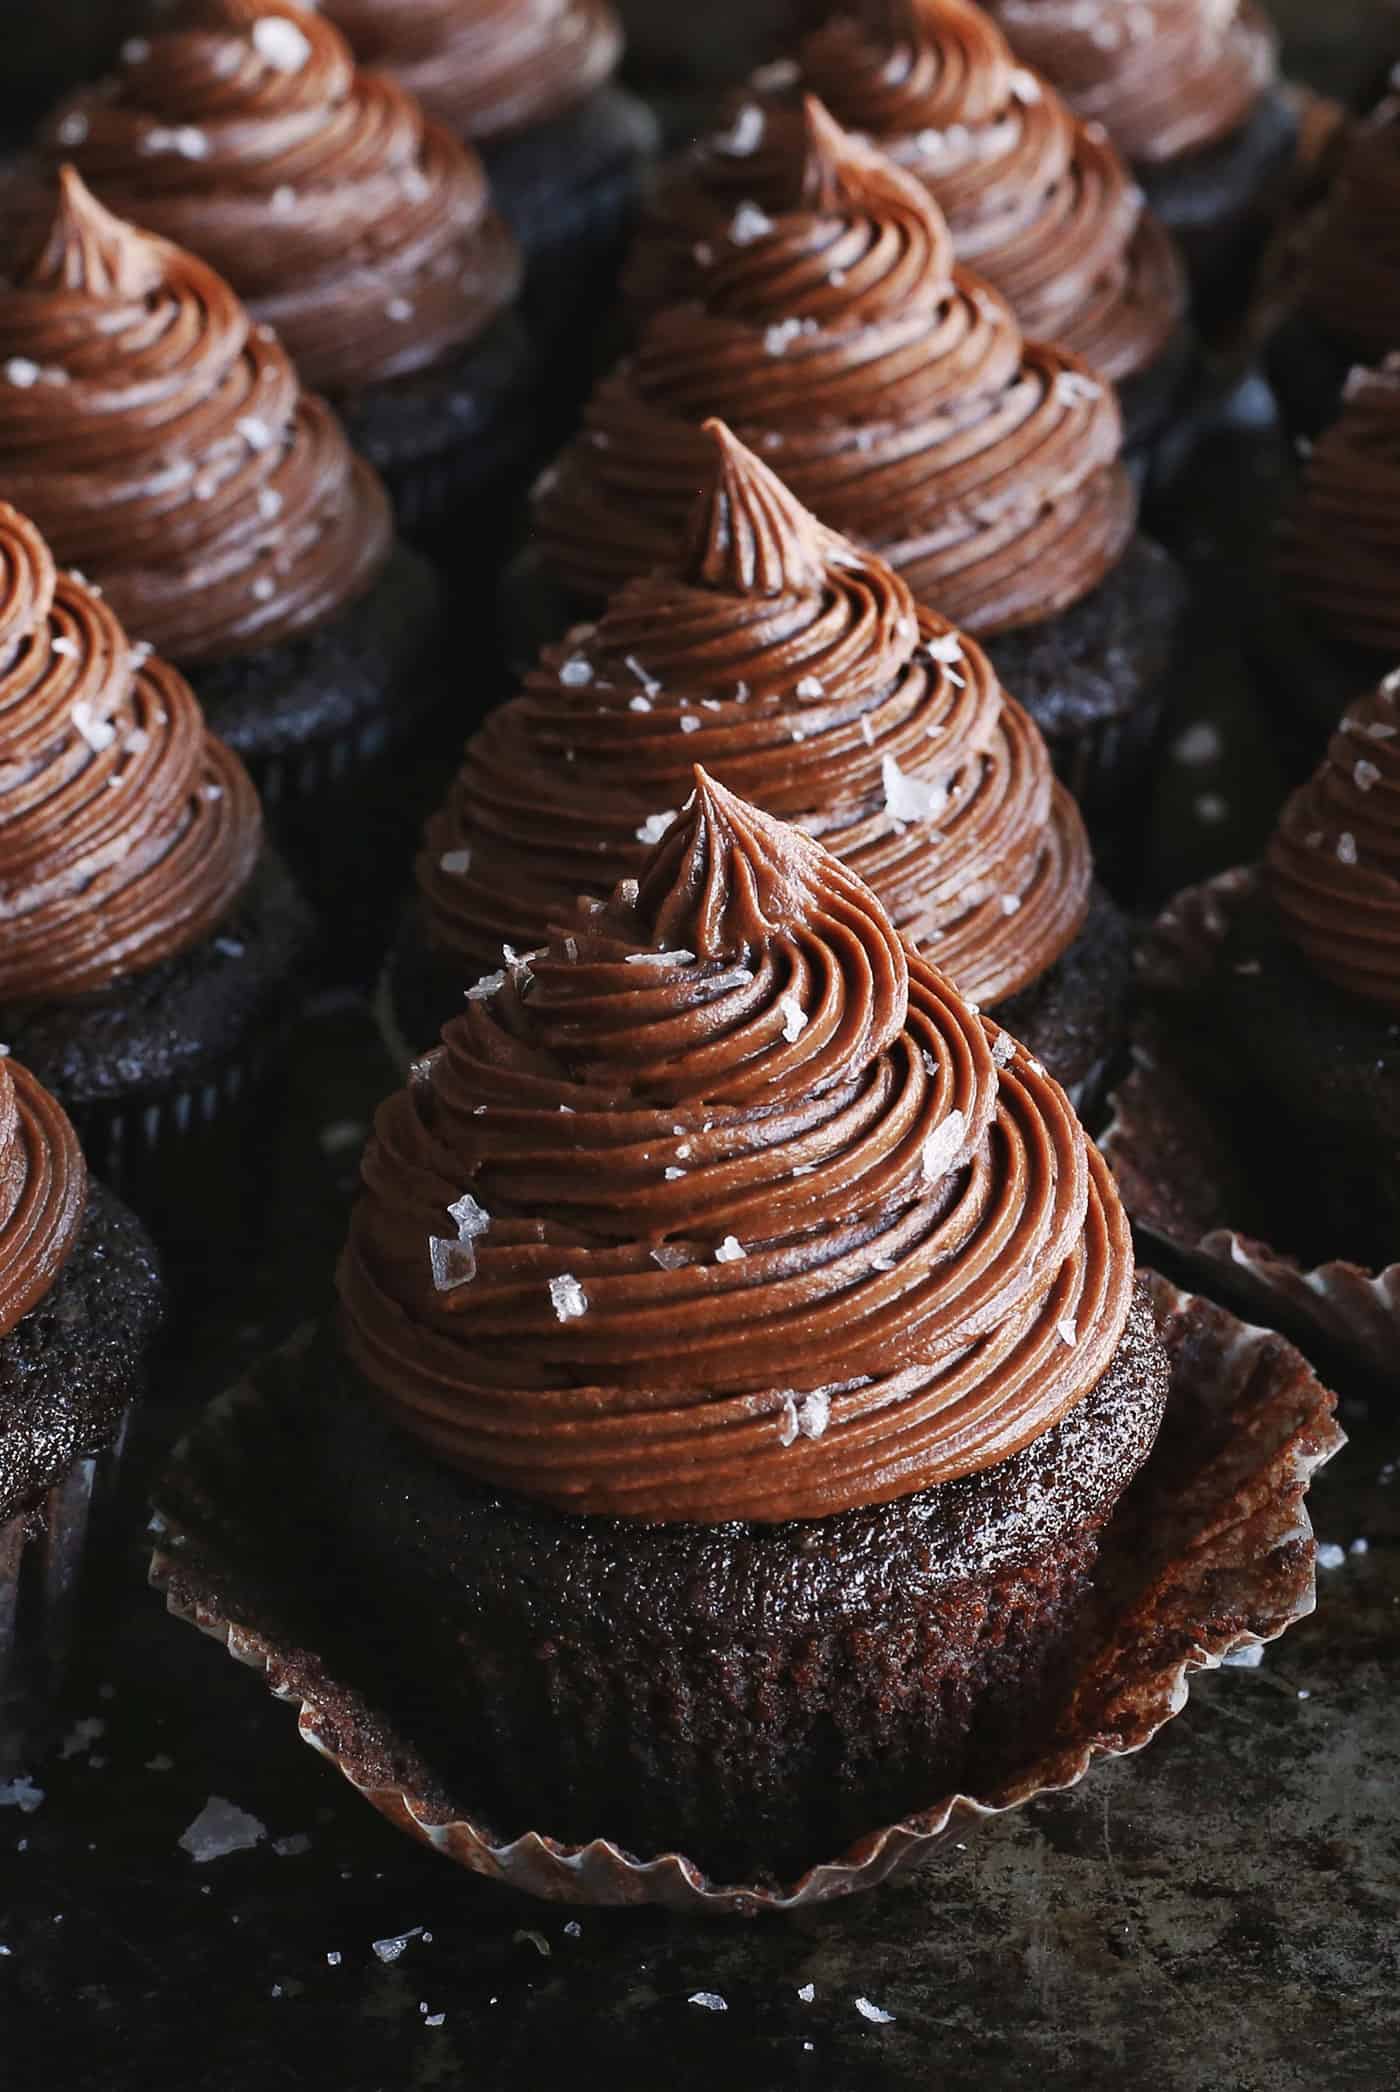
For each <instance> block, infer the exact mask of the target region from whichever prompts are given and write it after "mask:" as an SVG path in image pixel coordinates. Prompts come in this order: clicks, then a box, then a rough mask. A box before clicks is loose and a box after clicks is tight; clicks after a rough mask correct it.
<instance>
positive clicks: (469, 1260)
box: [428, 1235, 476, 1293]
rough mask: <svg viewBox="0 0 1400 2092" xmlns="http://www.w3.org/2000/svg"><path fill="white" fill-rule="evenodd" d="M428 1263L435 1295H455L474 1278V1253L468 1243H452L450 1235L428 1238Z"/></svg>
mask: <svg viewBox="0 0 1400 2092" xmlns="http://www.w3.org/2000/svg"><path fill="white" fill-rule="evenodd" d="M428 1262H429V1266H430V1268H431V1270H432V1274H433V1290H434V1292H436V1293H455V1292H456V1290H457V1288H458V1286H466V1285H470V1283H471V1281H472V1280H473V1279H474V1278H475V1277H476V1251H475V1250H474V1249H473V1247H472V1245H471V1242H470V1241H454V1240H453V1239H452V1237H451V1236H450V1235H430V1236H429V1237H428Z"/></svg>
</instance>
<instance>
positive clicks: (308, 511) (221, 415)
mask: <svg viewBox="0 0 1400 2092" xmlns="http://www.w3.org/2000/svg"><path fill="white" fill-rule="evenodd" d="M0 484H2V485H3V487H4V490H5V493H6V495H7V497H8V498H9V499H10V500H12V501H13V502H14V504H15V506H16V507H17V508H19V509H22V510H23V511H24V513H25V514H27V515H30V516H32V517H33V518H34V519H35V521H36V522H37V523H38V525H39V527H40V528H41V529H42V531H43V532H44V535H45V536H46V537H47V539H48V541H49V543H50V545H51V546H52V548H53V551H54V554H55V556H56V558H57V559H58V560H59V561H60V562H61V563H63V564H64V565H73V566H77V567H80V568H82V569H84V570H85V571H86V572H89V573H90V574H91V575H92V576H93V578H94V579H95V580H97V581H99V582H100V583H101V584H102V587H103V589H104V590H105V592H106V594H107V596H108V597H109V598H110V600H111V603H112V606H113V608H114V610H115V611H116V612H117V615H118V616H119V617H120V618H121V619H122V620H123V622H124V623H125V625H126V626H127V629H128V631H130V632H131V634H132V636H133V637H134V638H137V639H141V640H146V641H149V642H150V643H151V644H152V645H154V646H155V647H157V648H158V649H159V651H160V652H161V653H163V654H166V655H168V656H170V657H171V658H172V659H173V660H176V661H178V662H180V663H182V664H183V663H186V662H199V661H206V660H211V659H216V658H219V657H222V656H229V655H236V654H241V653H246V652H249V651H251V650H253V649H255V648H261V647H265V646H269V645H271V644H273V643H275V642H277V641H279V640H284V639H290V638H293V637H295V636H296V635H297V634H299V633H302V632H306V631H309V630H310V629H311V628H312V627H314V626H316V625H319V624H321V623H323V622H324V621H325V620H327V619H329V618H331V617H333V616H334V615H335V614H336V612H337V611H339V610H340V609H342V608H343V607H344V605H345V604H346V603H348V602H349V601H350V600H351V599H352V598H353V597H354V596H356V595H358V594H359V593H361V592H362V591H363V590H364V589H365V588H367V587H368V586H369V585H370V583H371V582H372V581H373V580H374V579H375V578H376V576H377V575H378V573H379V571H380V569H381V567H382V565H383V563H384V560H385V559H386V558H387V556H388V551H389V542H390V523H389V509H388V503H387V500H386V498H385V495H384V490H383V488H382V487H381V485H380V483H379V481H378V480H377V478H376V477H375V475H374V473H373V472H372V471H371V469H370V467H369V466H368V465H366V464H365V463H364V462H363V461H362V460H361V459H359V458H356V457H355V456H354V455H353V453H352V452H351V450H350V448H349V445H348V444H347V442H346V440H345V436H344V433H343V431H342V429H341V427H340V424H339V422H338V421H337V420H336V419H335V416H334V415H333V414H332V412H331V410H330V408H329V407H328V406H327V405H326V404H325V402H324V401H323V400H321V399H319V398H318V397H317V396H316V395H315V394H313V393H303V392H302V390H301V388H300V386H299V384H298V381H297V377H296V373H295V371H294V370H293V368H292V364H291V360H290V358H289V357H288V355H287V352H286V350H285V349H284V348H283V347H282V345H281V343H280V342H279V341H278V340H277V338H276V336H275V335H274V334H273V332H272V330H271V329H270V328H268V327H264V326H261V325H258V326H255V325H254V324H253V322H252V321H251V320H250V318H249V316H248V314H247V312H246V311H245V310H244V308H243V306H242V305H241V304H240V303H239V301H238V299H237V298H236V297H235V295H234V293H233V292H232V291H231V290H230V289H229V287H228V285H227V284H226V283H225V282H224V281H223V279H222V278H221V277H220V276H218V275H216V274H215V272H214V271H213V270H212V269H210V268H209V267H207V265H206V264H205V263H204V262H202V261H198V260H196V259H195V257H194V256H193V255H192V254H188V253H186V252H185V251H184V250H183V249H182V248H179V247H173V246H171V245H169V244H168V242H166V241H164V240H160V239H156V238H153V237H151V236H150V235H148V234H146V233H143V232H139V231H137V230H136V229H135V228H134V227H132V226H130V225H127V224H126V223H124V222H123V221H122V220H120V219H117V218H114V217H113V216H112V215H111V214H110V213H109V212H108V211H106V210H104V209H103V207H102V206H101V205H100V204H99V203H98V202H97V201H96V200H95V198H94V197H93V196H92V195H91V194H90V192H89V191H88V190H87V188H86V187H85V186H84V184H83V182H82V181H81V179H80V177H79V176H78V175H77V174H76V172H74V171H73V170H72V169H71V168H66V169H64V170H63V172H62V173H61V175H60V177H59V188H58V195H57V199H56V201H55V202H54V204H53V206H52V214H51V218H50V221H49V223H48V224H47V226H46V227H44V228H43V229H42V233H41V237H40V238H39V239H38V240H37V241H36V244H35V249H34V252H33V253H32V254H31V255H25V254H23V253H21V255H20V257H19V261H18V266H17V268H16V269H15V271H14V273H12V274H11V275H10V276H9V277H8V278H7V279H5V280H3V281H0Z"/></svg>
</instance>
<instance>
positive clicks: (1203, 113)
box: [987, 0, 1278, 165]
mask: <svg viewBox="0 0 1400 2092" xmlns="http://www.w3.org/2000/svg"><path fill="white" fill-rule="evenodd" d="M987 5H988V8H989V10H990V12H991V13H992V14H994V15H995V16H996V18H997V20H998V22H999V23H1000V24H1001V26H1002V28H1003V29H1004V30H1005V32H1006V35H1007V38H1008V40H1009V41H1010V43H1011V45H1012V47H1013V49H1014V50H1015V51H1016V52H1017V53H1018V55H1019V56H1020V57H1022V58H1024V59H1025V60H1026V63H1027V64H1028V65H1033V66H1034V67H1035V68H1036V69H1037V71H1039V72H1041V73H1043V74H1044V75H1045V77H1046V79H1047V80H1051V81H1053V82H1054V84H1055V86H1056V87H1057V88H1058V90H1059V91H1060V93H1061V94H1062V95H1064V97H1065V99H1066V100H1067V101H1068V102H1069V103H1070V105H1071V107H1072V108H1073V109H1074V110H1075V111H1076V113H1077V114H1078V115H1080V116H1082V117H1085V118H1087V119H1089V120H1090V121H1094V122H1098V123H1101V124H1102V125H1103V127H1104V129H1105V130H1106V131H1107V132H1108V134H1109V136H1110V137H1111V138H1112V140H1113V142H1114V144H1115V145H1116V146H1117V148H1118V150H1119V152H1121V153H1124V154H1126V156H1127V158H1128V159H1130V160H1136V161H1139V162H1141V163H1143V164H1144V165H1151V164H1160V163H1161V162H1162V161H1164V160H1175V159H1177V158H1178V157H1180V155H1182V154H1183V153H1192V152H1200V151H1201V150H1202V149H1203V148H1204V147H1206V146H1210V145H1214V144H1216V143H1217V142H1218V141H1219V140H1220V139H1222V138H1227V137H1228V136H1229V135H1230V133H1231V132H1232V131H1237V130H1238V129H1239V128H1240V126H1241V125H1242V124H1244V123H1246V122H1247V121H1248V119H1249V116H1250V114H1251V112H1252V110H1253V108H1254V106H1255V103H1256V102H1257V101H1258V100H1259V97H1260V95H1261V94H1263V92H1264V91H1265V89H1266V88H1267V87H1269V86H1271V85H1272V84H1273V82H1274V80H1275V79H1276V78H1277V72H1278V37H1277V35H1276V33H1275V31H1274V28H1273V25H1272V24H1271V23H1270V22H1269V20H1268V19H1267V17H1266V16H1265V15H1264V13H1263V12H1262V10H1261V9H1260V8H1258V7H1256V6H1254V5H1253V4H1252V0H1133V5H1132V6H1131V7H1125V6H1123V5H1122V4H1121V0H1089V5H1087V6H1086V5H1085V0H987Z"/></svg>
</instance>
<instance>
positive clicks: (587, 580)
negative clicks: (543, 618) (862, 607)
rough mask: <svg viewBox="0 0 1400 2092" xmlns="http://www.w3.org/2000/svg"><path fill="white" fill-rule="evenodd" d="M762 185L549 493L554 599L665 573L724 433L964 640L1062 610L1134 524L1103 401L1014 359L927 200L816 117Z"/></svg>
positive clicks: (1024, 355) (1099, 389) (996, 314)
mask: <svg viewBox="0 0 1400 2092" xmlns="http://www.w3.org/2000/svg"><path fill="white" fill-rule="evenodd" d="M766 166H767V171H768V177H769V180H768V187H767V190H766V192H765V193H766V196H767V203H766V204H765V205H764V206H763V207H760V206H759V205H756V204H754V203H752V202H744V203H741V204H739V205H738V206H737V207H736V208H734V209H733V211H732V213H731V215H729V216H728V217H727V218H726V220H725V223H724V226H723V227H722V228H721V229H719V230H717V231H716V234H715V236H714V237H713V238H712V239H711V240H710V241H708V242H706V243H703V246H704V264H703V269H702V271H701V274H702V278H703V281H702V284H701V286H700V301H701V302H697V303H686V304H680V305H675V306H671V307H668V308H666V309H665V310H663V311H661V312H658V313H656V314H655V315H654V316H653V318H652V319H651V320H650V321H649V323H648V325H647V326H646V328H645V330H644V332H643V334H642V336H641V339H640V341H639V343H638V346H637V350H636V354H635V356H634V357H632V358H630V359H629V360H628V361H627V362H625V363H623V364H622V365H620V366H619V367H618V369H617V370H616V371H615V372H614V373H613V374H612V375H611V376H610V377H609V378H607V379H605V380H604V381H603V383H602V384H601V385H600V386H599V387H598V388H597V389H596V391H595V393H594V395H593V398H592V400H591V401H590V403H589V407H588V410H587V416H586V422H587V426H586V428H585V430H584V432H583V434H582V435H581V436H580V437H579V438H577V439H576V440H575V442H574V443H573V444H571V445H570V447H569V448H568V450H566V451H565V453H564V455H563V457H562V458H561V460H560V462H559V466H558V468H557V470H556V471H555V472H553V473H551V474H548V475H546V477H545V480H544V482H543V484H542V486H541V488H540V490H539V493H538V496H537V499H536V504H535V519H536V527H537V531H538V535H539V538H540V542H541V546H542V549H543V551H544V553H545V555H546V557H547V559H548V561H549V563H550V564H551V566H552V567H553V568H554V570H555V571H556V572H557V574H558V575H559V577H560V579H562V580H563V581H564V582H565V583H566V584H567V585H568V586H569V587H571V588H573V589H575V590H576V591H578V592H579V593H580V594H582V595H584V596H587V597H598V596H602V595H604V594H606V593H607V592H608V591H609V590H610V589H612V588H615V587H617V586H619V585H620V584H621V582H622V581H624V580H625V579H627V578H628V576H629V575H632V574H640V573H645V572H646V571H647V570H648V569H649V568H650V567H653V566H656V565H658V564H660V563H663V562H667V561H674V560H675V558H676V557H677V553H678V548H679V544H680V541H681V537H682V533H683V531H684V528H685V524H686V521H687V518H688V515H689V511H690V504H691V501H692V499H693V496H694V489H695V486H696V484H697V481H698V479H699V476H700V474H701V472H702V471H703V470H704V456H705V439H704V436H703V434H702V431H701V423H702V421H703V420H704V418H705V416H706V415H708V414H718V415H721V416H722V417H723V418H724V420H725V421H727V422H728V423H729V424H730V426H731V427H732V428H733V429H734V430H735V432H736V434H737V435H738V436H739V437H740V439H741V440H742V441H743V442H744V443H745V444H746V445H747V446H748V447H749V448H750V449H752V450H757V451H758V452H759V453H760V454H761V455H763V456H764V457H765V458H766V459H767V461H768V462H769V463H771V464H772V465H773V466H774V467H775V468H776V469H777V470H779V471H780V472H781V473H782V475H783V477H784V479H785V480H786V481H787V483H788V485H789V486H790V487H791V489H792V491H793V493H794V494H795V495H796V496H797V497H798V499H799V500H800V501H802V502H803V503H804V504H806V505H807V506H809V507H810V508H812V509H813V510H814V511H815V512H816V513H817V514H818V515H819V516H820V517H821V518H822V520H823V521H824V522H826V523H829V524H831V525H832V526H834V527H835V528H837V529H839V530H842V531H844V532H846V533H847V534H848V535H849V536H851V537H853V538H855V539H857V540H859V541H861V542H862V543H865V544H869V545H873V546H875V547H876V548H877V549H879V550H880V551H881V552H883V553H884V555H885V556H886V557H887V558H888V559H889V560H890V561H891V563H892V564H893V565H895V566H897V567H898V568H899V569H900V570H901V572H902V573H904V574H905V575H906V577H907V578H908V580H909V582H910V585H911V587H912V588H913V589H914V592H915V594H916V595H918V596H920V597H921V598H922V599H923V600H924V601H926V602H928V603H931V604H933V605H934V606H935V607H936V608H938V609H940V610H943V611H945V612H946V613H947V614H948V615H949V616H950V617H953V618H955V619H956V620H957V621H958V623H960V624H962V625H963V626H965V627H966V628H967V629H968V630H971V631H974V632H977V633H979V634H989V633H995V632H999V631H1004V630H1008V629H1011V628H1013V627H1015V626H1018V625H1024V624H1028V623H1033V622H1036V621H1038V620H1040V619H1042V618H1046V617H1050V616H1053V615H1054V614H1055V613H1056V612H1057V611H1058V610H1061V609H1063V608H1065V607H1067V606H1068V605H1070V604H1072V603H1074V602H1076V601H1078V600H1079V599H1080V598H1081V597H1082V596H1084V595H1086V594H1087V593H1088V592H1089V591H1090V590H1091V589H1092V588H1093V587H1094V586H1095V585H1096V584H1097V583H1098V582H1099V581H1100V580H1102V578H1103V576H1104V575H1105V573H1106V572H1107V571H1108V569H1109V568H1110V567H1111V566H1112V565H1113V563H1114V561H1115V560H1116V559H1117V558H1118V557H1119V555H1120V554H1121V552H1122V551H1123V549H1124V547H1125V545H1126V543H1127V540H1128V538H1129V536H1130V535H1131V533H1132V529H1133V525H1134V520H1135V508H1134V501H1133V496H1132V492H1131V488H1130V486H1129V484H1128V482H1127V479H1126V475H1125V474H1124V472H1123V470H1122V467H1121V465H1120V464H1119V462H1118V452H1119V447H1120V441H1121V434H1122V427H1121V421H1120V418H1119V413H1118V408H1117V404H1116V401H1115V400H1114V397H1113V394H1112V392H1111V389H1110V388H1109V387H1107V386H1106V385H1104V384H1103V383H1102V382H1101V381H1100V380H1098V379H1097V378H1095V377H1094V376H1093V374H1092V373H1091V372H1090V371H1089V370H1088V369H1087V368H1086V367H1085V366H1084V365H1082V364H1081V363H1079V362H1077V361H1076V359H1075V358H1074V357H1073V356H1071V355H1068V354H1066V353H1064V352H1063V351H1061V350H1059V349H1055V348H1046V347H1043V346H1041V345H1039V344H1035V343H1025V342H1023V341H1022V339H1021V336H1020V333H1019V331H1018V329H1017V326H1016V322H1015V319H1014V318H1013V316H1012V313H1011V311H1010V309H1009V308H1008V306H1007V305H1006V304H1005V303H1004V302H1003V301H1002V299H1000V298H999V297H997V296H996V295H995V293H994V292H992V291H991V290H989V289H988V288H987V287H986V286H985V285H984V284H981V283H979V282H978V281H977V280H976V279H975V278H973V277H970V276H968V275H965V274H964V273H962V272H961V271H960V270H957V269H954V268H953V267H952V262H951V249H950V246H949V242H948V236H947V229H946V226H945V225H944V222H943V219H942V217H941V215H940V213H939V211H938V208H937V206H936V204H935V203H934V202H933V201H932V199H931V198H930V197H929V195H928V194H927V192H926V191H925V190H924V189H923V188H921V187H920V185H919V184H918V182H917V181H915V180H913V179H912V178H911V177H910V176H909V175H908V174H907V173H905V172H903V171H901V170H900V169H899V168H897V167H896V166H894V165H893V164H892V163H891V162H890V161H888V160H885V159H883V158H882V157H880V156H879V155H878V154H875V153H873V152H871V151H870V150H869V149H868V147H866V146H865V145H863V144H862V143H860V142H859V141H858V140H855V139H852V138H850V137H848V136H846V135H845V134H844V133H843V132H842V131H841V130H840V129H839V128H838V127H837V125H836V124H835V123H833V122H832V121H831V119H830V117H829V116H827V115H826V114H825V112H824V111H822V110H821V109H820V108H819V107H818V106H817V105H816V104H815V103H810V102H809V103H808V104H806V105H804V107H803V108H802V109H801V110H800V111H798V112H797V113H796V115H795V117H794V118H793V120H791V121H788V122H787V123H786V124H785V125H783V127H782V128H781V130H780V131H775V133H774V135H773V138H772V140H771V152H770V154H769V158H768V160H767V162H766ZM814 196H815V197H817V198H818V199H819V201H817V202H815V203H814V202H813V201H812V198H813V197H814Z"/></svg>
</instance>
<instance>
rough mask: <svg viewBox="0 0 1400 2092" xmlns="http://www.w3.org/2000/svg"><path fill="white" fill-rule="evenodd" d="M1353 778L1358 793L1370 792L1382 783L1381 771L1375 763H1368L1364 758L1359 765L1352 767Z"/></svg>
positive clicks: (1355, 764)
mask: <svg viewBox="0 0 1400 2092" xmlns="http://www.w3.org/2000/svg"><path fill="white" fill-rule="evenodd" d="M1351 777H1352V783H1353V784H1354V785H1355V786H1356V789H1357V791H1358V792H1369V791H1370V789H1371V787H1372V785H1376V784H1379V783H1380V781H1381V773H1380V771H1379V770H1378V769H1377V768H1376V766H1375V764H1374V763H1368V762H1367V761H1366V759H1365V757H1364V756H1363V757H1362V759H1361V761H1360V762H1359V763H1354V764H1353V765H1352V772H1351Z"/></svg>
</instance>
